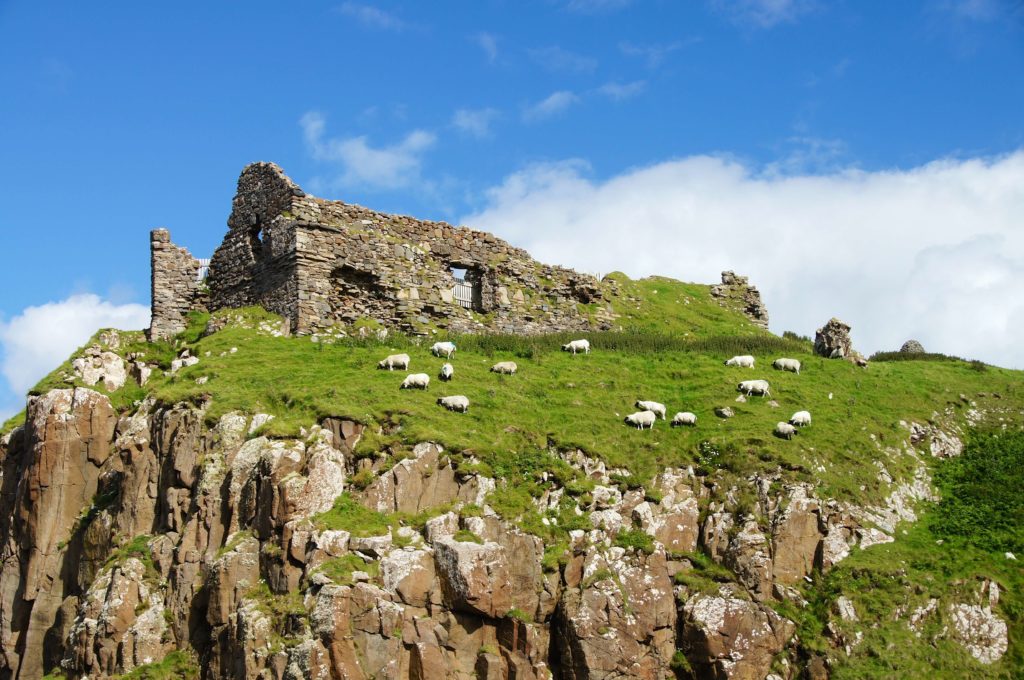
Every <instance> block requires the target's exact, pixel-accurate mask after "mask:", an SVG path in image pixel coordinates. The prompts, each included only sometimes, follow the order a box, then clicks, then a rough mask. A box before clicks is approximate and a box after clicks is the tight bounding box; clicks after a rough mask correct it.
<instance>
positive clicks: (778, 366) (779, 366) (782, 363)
mask: <svg viewBox="0 0 1024 680" xmlns="http://www.w3.org/2000/svg"><path fill="white" fill-rule="evenodd" d="M772 366H773V367H774V368H775V370H777V371H791V372H793V373H796V374H797V375H800V361H799V360H797V359H776V360H775V361H773V362H772Z"/></svg>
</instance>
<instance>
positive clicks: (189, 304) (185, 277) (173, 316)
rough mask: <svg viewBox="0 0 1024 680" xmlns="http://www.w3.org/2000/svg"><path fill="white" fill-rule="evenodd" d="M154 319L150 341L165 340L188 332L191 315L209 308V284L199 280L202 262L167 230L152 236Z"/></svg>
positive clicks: (159, 231)
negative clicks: (185, 331)
mask: <svg viewBox="0 0 1024 680" xmlns="http://www.w3.org/2000/svg"><path fill="white" fill-rule="evenodd" d="M149 252H150V266H151V273H150V277H151V278H150V284H151V290H152V296H153V297H152V306H151V310H152V317H151V320H150V325H149V331H148V335H149V339H150V340H165V339H167V338H171V337H174V336H175V335H177V334H178V333H180V332H181V331H183V330H185V327H186V326H187V325H188V319H187V317H188V313H189V312H190V311H193V310H202V309H205V307H206V303H207V298H206V289H205V284H204V283H203V281H202V280H201V279H200V277H199V270H200V263H199V260H197V259H196V258H194V257H192V255H191V254H190V253H189V252H188V251H187V250H185V249H184V248H181V247H179V246H176V245H174V244H173V243H171V234H170V232H169V231H167V230H166V229H154V230H153V231H151V232H150V234H149Z"/></svg>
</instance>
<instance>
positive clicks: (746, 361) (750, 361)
mask: <svg viewBox="0 0 1024 680" xmlns="http://www.w3.org/2000/svg"><path fill="white" fill-rule="evenodd" d="M725 365H726V366H739V367H740V368H753V367H754V357H752V356H750V355H749V354H743V355H740V356H735V357H733V358H732V359H729V360H727V361H726V362H725Z"/></svg>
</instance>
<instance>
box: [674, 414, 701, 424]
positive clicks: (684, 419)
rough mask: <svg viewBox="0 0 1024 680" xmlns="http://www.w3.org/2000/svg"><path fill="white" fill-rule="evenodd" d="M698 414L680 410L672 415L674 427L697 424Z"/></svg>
mask: <svg viewBox="0 0 1024 680" xmlns="http://www.w3.org/2000/svg"><path fill="white" fill-rule="evenodd" d="M696 424H697V416H696V415H694V414H693V413H690V412H689V411H680V412H679V413H677V414H675V415H674V416H673V417H672V422H671V425H672V427H681V426H683V425H691V426H692V425H696Z"/></svg>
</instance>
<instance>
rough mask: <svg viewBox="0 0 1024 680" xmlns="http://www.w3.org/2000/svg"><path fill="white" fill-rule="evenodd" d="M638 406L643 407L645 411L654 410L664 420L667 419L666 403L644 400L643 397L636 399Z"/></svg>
mask: <svg viewBox="0 0 1024 680" xmlns="http://www.w3.org/2000/svg"><path fill="white" fill-rule="evenodd" d="M636 407H637V408H642V409H644V410H645V411H652V412H654V413H656V414H657V415H659V416H661V419H662V420H665V405H664V404H659V403H658V402H656V401H643V400H641V399H637V400H636Z"/></svg>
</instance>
